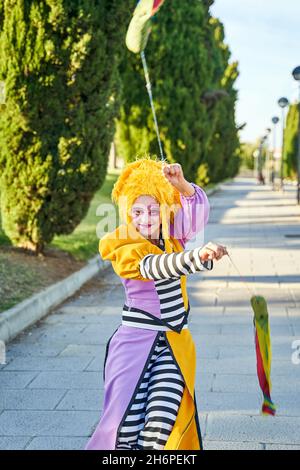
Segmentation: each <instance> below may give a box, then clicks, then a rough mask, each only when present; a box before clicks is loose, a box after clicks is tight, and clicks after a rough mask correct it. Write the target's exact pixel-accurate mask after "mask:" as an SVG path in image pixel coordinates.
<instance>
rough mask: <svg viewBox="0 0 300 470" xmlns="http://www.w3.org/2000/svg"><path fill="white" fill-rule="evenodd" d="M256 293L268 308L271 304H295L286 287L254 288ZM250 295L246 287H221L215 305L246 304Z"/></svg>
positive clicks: (290, 305)
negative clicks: (261, 297) (263, 299)
mask: <svg viewBox="0 0 300 470" xmlns="http://www.w3.org/2000/svg"><path fill="white" fill-rule="evenodd" d="M256 295H262V296H264V297H265V299H266V302H267V304H268V306H270V308H271V306H275V307H278V306H280V307H282V306H286V307H292V306H295V301H294V300H293V297H292V295H291V293H290V292H289V291H288V290H287V289H282V288H278V289H270V288H262V289H256ZM250 297H251V295H250V292H248V291H247V290H246V289H243V290H242V289H230V290H229V289H221V290H220V291H218V294H217V305H220V306H224V307H227V308H229V307H231V306H232V307H235V306H248V305H249V300H250Z"/></svg>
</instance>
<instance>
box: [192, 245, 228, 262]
mask: <svg viewBox="0 0 300 470" xmlns="http://www.w3.org/2000/svg"><path fill="white" fill-rule="evenodd" d="M224 255H228V253H227V249H226V246H223V245H218V244H217V243H212V242H209V243H207V244H206V245H204V246H203V247H202V248H201V250H200V251H199V256H200V259H201V262H204V261H207V260H209V259H216V260H219V259H221V258H222V257H223V256H224Z"/></svg>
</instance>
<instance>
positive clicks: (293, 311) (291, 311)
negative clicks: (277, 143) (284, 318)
mask: <svg viewBox="0 0 300 470" xmlns="http://www.w3.org/2000/svg"><path fill="white" fill-rule="evenodd" d="M287 311H288V316H289V317H290V318H292V317H296V318H300V308H299V307H296V308H293V307H288V308H287Z"/></svg>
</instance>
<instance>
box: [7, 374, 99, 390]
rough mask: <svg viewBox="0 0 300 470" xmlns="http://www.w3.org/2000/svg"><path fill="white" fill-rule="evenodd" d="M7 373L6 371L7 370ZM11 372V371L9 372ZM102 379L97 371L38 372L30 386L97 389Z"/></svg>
mask: <svg viewBox="0 0 300 470" xmlns="http://www.w3.org/2000/svg"><path fill="white" fill-rule="evenodd" d="M7 373H8V372H7ZM11 373H13V372H11ZM101 383H102V379H101V377H100V375H99V373H98V372H68V371H64V372H52V371H50V372H49V371H47V372H40V373H39V374H38V375H37V377H36V378H35V380H33V381H32V382H31V383H30V385H29V387H30V388H44V389H51V388H57V389H60V388H63V389H73V388H75V389H80V388H83V389H88V388H90V389H91V388H96V389H99V388H100V386H101Z"/></svg>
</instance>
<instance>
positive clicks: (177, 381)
mask: <svg viewBox="0 0 300 470" xmlns="http://www.w3.org/2000/svg"><path fill="white" fill-rule="evenodd" d="M183 390H184V380H183V377H182V375H181V373H180V371H179V370H178V368H177V366H176V364H175V363H174V360H173V358H172V355H171V352H170V350H169V347H168V345H167V343H166V340H165V337H164V334H163V333H162V334H161V335H160V337H159V340H158V342H157V344H156V347H155V349H154V352H153V354H152V356H151V359H150V361H149V364H148V367H147V370H146V372H145V374H144V377H143V378H142V381H141V383H140V385H139V388H138V391H137V393H136V395H135V397H134V400H133V402H132V404H131V406H130V409H129V411H128V413H127V415H126V417H125V420H124V422H123V424H122V427H121V429H120V432H119V439H118V443H117V446H116V450H143V449H145V450H151V449H154V450H162V449H163V448H164V446H165V444H166V442H167V440H168V437H169V435H170V433H171V431H172V428H173V425H174V422H175V420H176V416H177V412H178V408H179V405H180V402H181V398H182V394H183Z"/></svg>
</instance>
